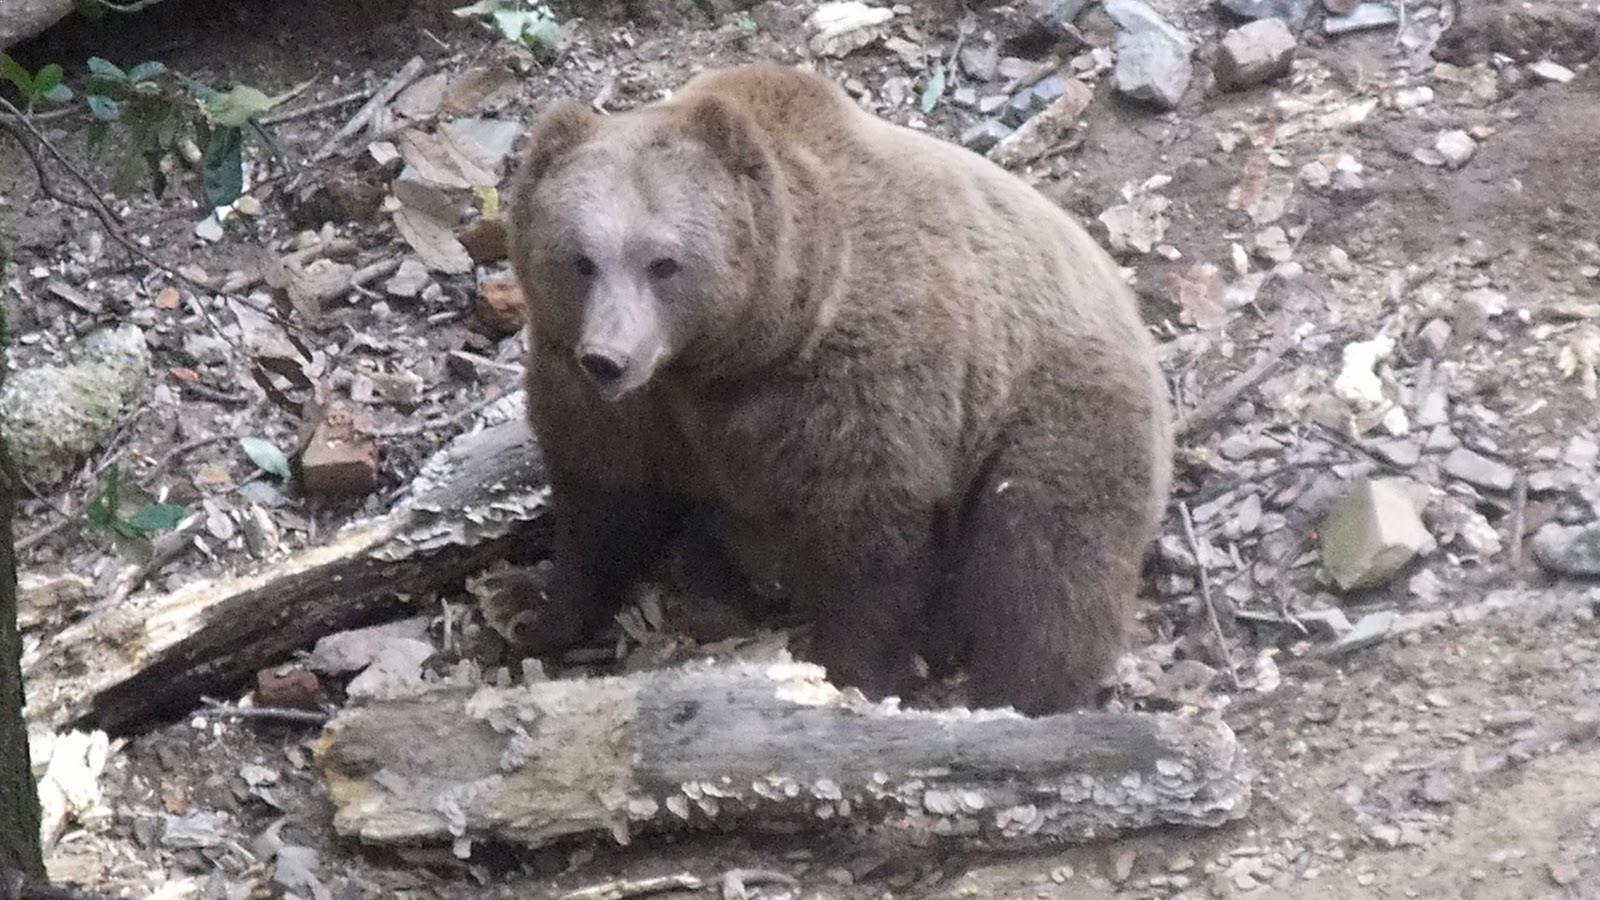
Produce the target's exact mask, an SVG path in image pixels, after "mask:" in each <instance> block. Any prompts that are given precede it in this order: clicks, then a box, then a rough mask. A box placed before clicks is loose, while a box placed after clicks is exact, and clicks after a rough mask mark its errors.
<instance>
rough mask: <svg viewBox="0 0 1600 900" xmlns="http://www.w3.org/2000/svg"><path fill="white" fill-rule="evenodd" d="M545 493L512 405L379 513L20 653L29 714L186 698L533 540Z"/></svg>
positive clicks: (109, 715)
mask: <svg viewBox="0 0 1600 900" xmlns="http://www.w3.org/2000/svg"><path fill="white" fill-rule="evenodd" d="M519 405H520V404H519ZM547 493H548V491H547V488H546V487H545V482H544V467H543V463H542V460H541V458H540V456H539V453H538V449H537V446H536V444H535V443H534V441H533V438H532V436H531V435H530V434H529V432H528V428H527V424H526V422H525V421H524V420H523V419H522V417H521V416H520V415H513V416H512V417H511V418H510V419H509V420H508V421H506V422H504V423H502V424H499V425H496V426H494V427H492V428H487V429H484V430H482V431H479V432H475V433H471V434H466V435H462V436H461V437H459V438H457V439H456V440H455V441H454V442H453V443H452V444H450V445H449V446H448V447H446V448H445V449H444V450H442V451H440V452H439V453H438V454H436V455H435V457H434V458H433V459H432V460H430V461H429V463H428V464H427V465H426V466H425V467H424V468H423V470H422V472H420V473H419V474H418V475H417V476H416V478H415V479H414V481H413V484H412V485H411V488H410V493H409V494H408V495H406V496H405V497H403V498H402V499H401V501H400V502H399V503H398V504H397V506H396V508H395V509H394V510H393V511H392V512H391V513H389V514H388V515H387V516H385V517H383V518H381V519H378V520H376V521H367V522H359V523H355V524H353V525H351V526H350V527H348V528H346V529H345V530H344V531H343V532H342V533H340V534H338V535H336V536H335V537H334V538H333V539H332V540H331V541H329V542H328V543H327V544H325V545H323V546H318V547H313V548H310V549H306V550H303V551H301V552H299V553H296V554H294V555H292V556H289V557H288V558H286V559H283V560H280V561H277V562H275V563H273V564H269V565H266V566H264V567H261V568H259V569H258V570H256V571H253V572H250V573H248V574H243V575H238V576H235V577H230V578H225V579H222V580H219V581H207V582H199V583H195V584H190V585H186V586H184V587H183V588H181V589H179V590H177V591H174V592H172V593H170V594H161V595H154V596H151V595H135V596H132V597H128V598H127V599H125V600H124V601H122V602H121V603H119V604H116V605H114V606H108V607H107V608H106V609H103V610H101V611H99V612H98V613H96V614H94V615H91V616H90V617H89V618H87V619H85V620H84V621H82V622H79V623H77V624H75V625H73V626H72V627H70V628H68V629H66V630H64V631H62V632H61V633H60V634H59V635H57V636H56V637H55V638H54V639H52V640H49V641H45V642H43V643H42V644H41V645H40V646H39V647H38V648H36V649H35V650H34V651H33V652H32V653H30V654H29V655H28V658H27V659H26V660H24V667H25V670H26V672H27V675H28V678H27V681H28V714H29V717H30V719H31V720H33V721H39V722H48V723H50V724H52V725H54V726H56V727H64V726H66V725H68V724H74V723H75V724H77V725H79V726H80V727H87V726H94V727H100V728H104V729H106V730H109V731H118V730H126V729H129V728H135V727H139V726H141V725H143V724H145V723H147V722H148V721H150V720H151V719H153V718H156V717H159V716H162V715H169V714H175V713H182V712H186V711H188V710H190V709H192V708H194V707H195V706H196V705H198V704H199V703H200V699H201V698H202V697H203V696H207V695H215V694H221V693H225V692H227V691H229V690H231V689H233V688H235V687H237V686H238V685H240V684H242V683H244V682H246V681H247V680H248V679H250V678H251V677H253V676H254V674H255V673H256V672H257V671H258V670H259V669H261V668H264V667H266V666H269V665H272V664H274V663H276V662H279V661H281V660H282V659H284V658H285V657H287V656H288V655H289V654H290V653H292V652H293V651H295V650H297V649H300V648H302V647H306V646H308V645H310V644H312V643H314V642H315V641H316V640H317V639H318V638H321V637H323V636H325V635H327V634H331V633H333V632H337V631H340V630H343V629H346V628H351V627H355V626H358V625H363V624H367V623H370V622H371V621H372V620H373V619H375V618H379V617H382V616H384V615H386V614H388V613H390V612H391V611H393V610H395V609H396V608H397V607H401V606H403V605H404V604H405V603H407V602H409V598H412V597H417V596H425V595H427V594H429V593H430V592H433V591H437V590H440V589H442V588H447V587H450V586H452V585H454V584H457V583H459V582H460V581H461V580H462V579H463V578H465V577H466V576H467V575H469V574H471V573H473V572H476V571H479V570H481V569H482V568H483V567H484V566H485V565H487V564H488V563H489V562H491V561H493V560H495V559H498V558H501V557H503V556H505V555H506V554H507V553H508V552H510V550H511V549H512V548H517V549H525V548H526V547H528V546H529V544H530V543H532V544H533V545H534V546H538V543H539V542H541V541H543V540H544V530H543V525H544V523H543V513H544V509H545V498H546V496H547Z"/></svg>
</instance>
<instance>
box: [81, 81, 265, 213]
mask: <svg viewBox="0 0 1600 900" xmlns="http://www.w3.org/2000/svg"><path fill="white" fill-rule="evenodd" d="M88 66H89V76H88V77H87V78H86V79H85V81H84V85H83V90H84V102H85V103H86V104H87V105H88V108H89V115H90V116H92V117H93V119H94V122H93V124H92V125H91V126H90V130H89V145H90V147H91V148H93V149H95V150H96V151H100V150H103V149H104V148H105V147H106V145H107V144H108V142H109V141H110V139H111V138H112V137H113V134H114V133H115V134H116V136H117V137H120V138H121V144H122V146H123V151H124V155H123V157H122V161H121V163H120V164H119V165H118V166H117V169H116V171H115V173H114V175H113V176H112V180H111V188H112V190H113V191H114V192H115V193H117V194H118V195H122V196H125V195H127V194H130V193H132V192H133V191H134V190H135V189H136V188H137V187H138V186H139V185H140V184H142V183H144V182H145V181H146V180H148V181H149V182H150V184H151V186H152V188H153V190H154V191H155V193H156V195H157V196H160V195H161V194H163V193H165V191H166V188H167V183H166V176H165V175H164V174H163V173H162V171H161V161H162V159H163V158H165V157H167V156H168V155H170V154H175V153H176V152H177V151H178V149H179V146H180V144H181V143H182V141H183V140H184V139H185V138H186V137H188V136H189V135H190V134H193V135H194V138H195V143H196V144H197V145H198V146H200V147H201V148H203V149H202V154H201V187H202V189H203V190H204V192H205V197H206V201H207V202H208V203H210V204H211V205H212V206H226V205H228V204H229V203H232V202H233V201H235V200H237V199H238V198H239V195H240V193H242V192H243V190H244V145H245V138H246V137H247V136H248V137H251V138H254V139H255V140H257V141H259V142H261V143H262V144H263V145H264V146H265V147H266V149H267V150H268V151H269V152H270V153H271V154H272V156H273V157H274V159H276V160H278V161H279V163H280V164H281V162H282V154H281V153H280V152H279V151H278V148H277V145H276V144H275V143H273V141H272V137H271V135H269V134H267V132H266V130H265V129H264V128H262V126H261V122H260V117H261V116H262V115H263V114H265V113H266V112H267V111H269V110H271V109H272V108H273V107H275V106H276V105H277V104H278V103H279V102H281V101H282V99H283V98H282V97H269V96H267V95H266V94H264V93H262V92H261V91H259V90H256V89H255V88H252V87H248V86H245V85H236V86H235V87H233V88H230V89H229V90H227V91H218V90H216V89H214V88H212V87H210V86H209V85H206V84H203V83H201V82H199V81H196V80H194V79H192V78H188V77H185V76H183V75H180V74H177V73H174V72H171V71H169V70H168V69H167V67H166V66H164V65H162V64H161V63H159V62H142V63H139V64H138V65H136V66H134V67H133V68H131V69H128V70H126V71H124V70H123V69H122V68H120V67H118V66H116V65H115V64H113V63H111V62H108V61H106V60H104V59H100V58H99V57H95V58H92V59H90V60H89V63H88Z"/></svg>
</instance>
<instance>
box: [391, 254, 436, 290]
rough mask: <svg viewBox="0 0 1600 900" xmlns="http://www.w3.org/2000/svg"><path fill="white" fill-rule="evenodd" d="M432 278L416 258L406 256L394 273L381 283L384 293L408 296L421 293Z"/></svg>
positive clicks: (425, 267)
mask: <svg viewBox="0 0 1600 900" xmlns="http://www.w3.org/2000/svg"><path fill="white" fill-rule="evenodd" d="M431 280H432V279H431V278H430V277H429V275H428V267H427V266H425V265H423V264H422V263H420V262H418V261H417V260H416V259H413V258H411V257H407V258H406V259H405V260H404V261H403V262H401V263H400V268H399V269H397V270H396V271H395V273H394V275H392V276H390V277H389V280H388V281H385V282H384V283H383V290H384V293H386V294H388V295H389V296H391V297H402V298H409V297H415V296H417V295H418V294H420V293H422V289H423V288H425V287H427V286H428V282H429V281H431Z"/></svg>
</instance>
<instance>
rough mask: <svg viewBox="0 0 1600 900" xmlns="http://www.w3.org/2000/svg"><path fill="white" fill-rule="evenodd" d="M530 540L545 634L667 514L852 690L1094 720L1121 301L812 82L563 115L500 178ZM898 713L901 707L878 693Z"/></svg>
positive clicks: (782, 74) (1124, 613) (1143, 432)
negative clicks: (786, 617)
mask: <svg viewBox="0 0 1600 900" xmlns="http://www.w3.org/2000/svg"><path fill="white" fill-rule="evenodd" d="M510 203H511V209H512V212H511V216H512V220H511V221H512V235H513V237H512V243H511V248H512V262H513V266H514V269H515V272H516V276H517V278H518V280H519V282H520V283H521V286H522V288H523V290H524V292H525V294H526V297H527V301H528V312H529V321H528V329H527V338H528V350H529V355H528V363H527V366H528V369H527V388H528V392H527V397H528V412H529V416H530V419H531V422H532V426H533V429H534V432H535V435H536V436H537V438H538V440H539V442H540V446H541V448H542V450H543V453H544V455H545V461H546V464H547V467H548V472H549V476H550V481H551V488H552V507H553V511H554V518H555V522H556V536H555V538H554V545H553V549H552V560H553V564H554V572H553V574H552V577H551V585H550V591H549V596H547V597H546V598H545V600H544V603H545V604H546V606H545V607H543V608H542V611H541V613H540V615H539V621H540V622H541V623H542V624H541V628H542V632H541V633H540V636H539V639H538V644H539V645H540V646H541V647H542V648H543V650H545V651H550V650H555V649H558V648H560V647H562V646H564V645H567V644H570V643H571V642H573V641H575V640H577V639H578V638H580V637H582V636H583V634H584V632H585V631H586V630H587V629H591V628H594V627H596V626H598V625H600V624H602V623H603V622H604V621H605V620H606V619H607V617H609V616H610V615H612V614H613V613H614V612H615V611H616V609H617V606H618V604H619V603H620V602H621V598H622V597H623V595H624V591H625V589H626V587H627V586H628V584H629V582H630V580H631V579H633V578H635V577H636V576H637V575H638V574H639V573H640V572H641V571H642V570H643V569H644V568H645V567H647V566H648V565H650V564H651V562H652V560H653V559H654V558H655V557H656V556H657V554H659V553H660V552H661V548H662V547H663V545H664V543H665V542H666V541H667V540H668V539H669V538H670V536H671V534H672V533H673V529H674V528H676V527H677V525H678V523H679V522H680V521H681V520H682V518H683V517H684V515H685V514H686V513H689V512H694V513H695V514H696V515H697V516H699V517H701V518H702V519H704V520H707V521H710V522H712V523H713V528H714V531H715V533H716V535H717V538H718V540H719V541H720V543H721V544H722V546H723V547H725V548H726V551H727V555H728V557H729V558H730V559H732V560H734V561H735V562H736V563H737V564H738V566H739V567H740V568H741V569H742V570H743V571H744V572H747V573H749V574H750V575H751V576H752V577H753V578H757V579H760V580H763V581H766V582H771V583H775V584H777V585H779V586H780V587H781V590H782V591H783V593H784V594H785V595H786V596H787V597H789V598H790V599H791V600H792V602H793V603H794V604H795V606H796V609H798V610H800V611H801V612H802V613H803V614H804V615H806V616H807V617H808V618H809V620H810V621H811V623H812V625H811V637H810V643H809V648H808V649H806V650H805V651H804V652H803V655H804V656H806V657H808V658H809V659H811V660H812V661H815V662H817V663H819V664H821V665H822V666H824V667H825V668H826V669H827V671H828V674H829V677H830V679H832V680H834V681H835V682H838V683H841V684H846V685H853V686H856V687H858V688H860V689H861V690H862V691H863V692H864V693H866V694H868V695H869V696H874V697H879V696H883V695H885V694H894V693H901V692H903V691H906V690H907V689H908V688H909V687H910V686H912V685H913V684H914V683H915V671H916V666H915V658H916V657H917V655H919V654H920V655H922V657H923V659H924V660H925V661H926V662H927V663H928V664H929V665H930V666H932V667H933V668H934V669H935V670H936V672H938V673H950V672H954V671H957V668H958V667H964V669H965V671H966V672H967V674H968V680H969V683H970V691H971V698H972V701H973V703H974V704H975V705H981V706H1005V705H1011V706H1014V707H1016V708H1017V709H1019V710H1021V711H1023V712H1027V713H1032V714H1039V713H1047V712H1053V711H1060V710H1065V709H1070V708H1073V707H1076V706H1081V705H1086V704H1092V703H1096V702H1099V701H1100V699H1101V698H1102V696H1103V695H1102V693H1101V691H1102V689H1103V687H1104V686H1105V684H1106V678H1107V676H1108V675H1109V674H1110V673H1111V670H1112V669H1113V667H1114V663H1115V661H1116V659H1117V657H1118V656H1119V655H1120V653H1121V652H1122V650H1123V648H1124V645H1125V643H1126V641H1127V636H1128V632H1129V631H1130V627H1131V621H1130V620H1131V614H1130V610H1131V607H1132V602H1133V599H1134V597H1135V594H1136V591H1137V588H1138V578H1139V571H1140V566H1141V562H1142V558H1143V555H1144V552H1145V550H1146V548H1147V545H1148V543H1149V542H1150V540H1151V539H1152V537H1153V536H1154V532H1155V529H1156V528H1157V526H1158V524H1159V521H1160V518H1161V516H1162V515H1163V513H1164V511H1165V505H1166V501H1167V497H1168V491H1169V485H1170V480H1171V427H1170V409H1169V401H1168V395H1167V390H1166V386H1165V383H1164V382H1163V380H1162V378H1161V375H1160V372H1159V370H1158V367H1157V365H1156V360H1155V354H1154V345H1153V342H1152V340H1151V337H1150V335H1149V334H1148V333H1147V331H1146V330H1145V329H1144V327H1143V325H1142V324H1141V322H1140V318H1139V315H1138V312H1137V309H1136V306H1135V302H1134V299H1133V296H1132V293H1131V291H1130V290H1129V288H1128V287H1127V286H1126V285H1125V284H1124V282H1123V279H1122V278H1121V276H1120V274H1119V273H1118V271H1117V267H1116V266H1115V264H1114V263H1113V262H1112V260H1111V259H1110V257H1109V256H1108V255H1107V254H1106V253H1105V252H1104V251H1103V250H1101V248H1100V247H1099V246H1098V245H1097V244H1095V243H1094V241H1093V239H1092V238H1090V237H1089V235H1088V234H1087V232H1085V231H1084V229H1083V228H1082V227H1080V226H1079V225H1078V224H1077V223H1076V222H1075V221H1073V220H1072V218H1071V217H1069V216H1068V215H1067V214H1066V213H1064V212H1063V211H1062V210H1061V209H1059V208H1058V207H1056V206H1055V205H1054V204H1052V203H1051V202H1050V201H1048V200H1047V199H1045V198H1044V197H1043V196H1042V195H1041V194H1039V193H1038V192H1036V191H1035V190H1034V189H1033V188H1032V187H1030V186H1029V185H1027V184H1026V183H1024V182H1023V181H1022V180H1021V179H1019V178H1017V177H1015V176H1013V175H1011V174H1010V173H1008V172H1006V171H1005V170H1003V169H1001V168H1000V167H998V166H996V165H994V164H992V163H990V162H989V161H987V160H985V159H983V158H982V157H980V156H977V155H975V154H973V153H971V152H969V151H967V150H965V149H962V148H960V147H957V146H955V145H953V144H949V143H945V142H943V141H940V140H937V139H935V138H932V137H929V136H926V135H923V134H919V133H917V132H915V131H913V130H911V129H909V128H904V127H900V126H897V125H893V124H891V123H889V122H886V121H884V120H882V119H879V118H877V117H875V116H873V115H871V114H869V113H867V112H865V111H864V110H862V109H861V108H859V107H858V106H857V105H855V103H854V102H852V101H851V100H850V98H849V97H848V95H846V94H845V93H844V91H843V90H841V89H840V88H839V87H838V86H837V85H835V84H834V83H833V82H831V81H829V80H828V79H826V78H824V77H822V76H820V75H817V74H812V73H808V72H805V71H802V70H799V69H791V68H784V67H778V66H753V67H745V68H735V69H725V70H717V71H712V72H707V73H704V74H702V75H699V76H697V77H695V78H694V79H693V80H691V81H690V82H689V84H688V85H686V86H685V87H684V88H683V89H682V90H681V91H679V92H678V93H677V94H676V95H675V96H673V97H672V98H670V99H668V100H664V101H660V102H657V103H653V104H650V105H647V106H644V107H642V108H639V109H636V110H633V111H630V112H625V113H621V114H617V115H611V116H601V115H599V114H597V113H595V112H593V111H592V110H590V109H589V108H587V107H585V106H584V105H582V104H579V103H576V102H571V101H566V102H560V103H558V104H556V105H555V106H553V107H552V108H551V109H549V110H548V111H547V112H546V113H545V114H544V115H543V116H542V117H541V118H540V120H539V121H538V122H537V124H536V125H535V126H534V128H533V129H532V131H531V133H530V134H529V136H528V139H527V148H526V150H525V155H524V157H523V160H522V163H521V165H520V169H519V172H518V173H517V175H516V177H515V182H514V185H513V188H512V191H511V197H510ZM902 695H903V694H902Z"/></svg>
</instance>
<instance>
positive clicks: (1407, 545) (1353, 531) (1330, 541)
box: [1320, 479, 1435, 591]
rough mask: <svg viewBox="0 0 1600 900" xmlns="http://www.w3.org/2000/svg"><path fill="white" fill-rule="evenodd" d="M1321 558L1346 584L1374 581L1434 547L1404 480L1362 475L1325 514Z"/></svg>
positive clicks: (1353, 587)
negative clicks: (1359, 480)
mask: <svg viewBox="0 0 1600 900" xmlns="http://www.w3.org/2000/svg"><path fill="white" fill-rule="evenodd" d="M1320 531H1321V535H1322V563H1323V567H1324V568H1326V569H1327V571H1328V574H1329V575H1330V576H1332V578H1333V580H1334V582H1335V583H1336V584H1338V585H1339V587H1340V588H1341V589H1342V590H1346V591H1352V590H1360V589H1363V588H1370V587H1375V586H1377V585H1380V584H1383V583H1384V582H1386V581H1388V580H1389V579H1390V578H1393V577H1394V576H1395V574H1397V573H1398V572H1399V571H1400V570H1401V569H1402V568H1404V567H1405V565H1406V564H1407V563H1409V562H1411V560H1413V559H1415V558H1416V557H1417V556H1420V555H1422V554H1425V553H1428V552H1430V551H1432V550H1433V549H1434V546H1435V542H1434V539H1433V536H1432V535H1431V534H1429V533H1428V528H1427V526H1426V525H1424V524H1423V522H1422V517H1421V515H1419V514H1418V513H1417V507H1416V504H1415V503H1414V502H1412V499H1411V496H1410V494H1409V493H1407V491H1406V489H1405V486H1404V482H1402V481H1399V480H1396V479H1364V480H1362V481H1361V482H1359V483H1358V484H1357V485H1356V486H1355V489H1354V490H1352V491H1351V492H1350V493H1349V494H1347V495H1346V496H1345V497H1344V499H1342V500H1340V501H1339V502H1338V503H1336V504H1334V507H1333V509H1331V510H1330V511H1329V512H1328V515H1327V518H1325V519H1324V520H1323V523H1322V528H1321V529H1320Z"/></svg>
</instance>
